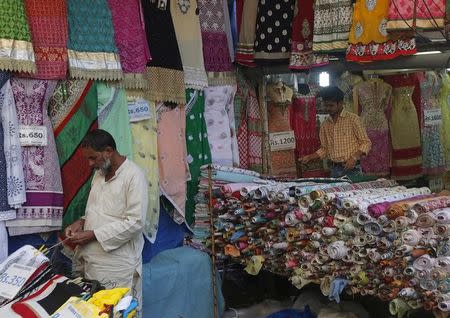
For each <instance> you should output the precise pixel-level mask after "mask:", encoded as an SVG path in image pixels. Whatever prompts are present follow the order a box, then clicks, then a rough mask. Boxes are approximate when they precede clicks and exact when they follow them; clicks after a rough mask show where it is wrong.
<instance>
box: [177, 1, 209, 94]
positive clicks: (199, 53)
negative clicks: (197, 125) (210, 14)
mask: <svg viewBox="0 0 450 318" xmlns="http://www.w3.org/2000/svg"><path fill="white" fill-rule="evenodd" d="M170 5H171V8H170V12H171V14H172V20H173V26H174V28H175V34H176V37H177V42H178V47H179V49H180V56H181V61H182V63H183V71H184V84H185V86H186V87H187V88H193V89H203V88H205V87H207V86H208V78H207V76H206V71H205V64H204V62H203V49H202V48H203V46H202V36H201V32H200V19H199V17H198V15H197V2H196V1H191V2H190V5H189V6H187V5H182V4H181V3H180V2H179V1H172V2H171V3H170Z"/></svg>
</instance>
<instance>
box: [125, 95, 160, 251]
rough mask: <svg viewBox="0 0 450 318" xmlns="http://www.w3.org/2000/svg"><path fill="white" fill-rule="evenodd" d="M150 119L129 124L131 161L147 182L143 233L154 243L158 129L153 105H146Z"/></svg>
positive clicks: (157, 210) (157, 185)
mask: <svg viewBox="0 0 450 318" xmlns="http://www.w3.org/2000/svg"><path fill="white" fill-rule="evenodd" d="M148 104H149V107H150V114H151V118H150V119H146V120H141V121H137V122H132V123H130V125H131V133H132V136H133V158H134V159H133V161H134V162H135V163H136V164H137V165H138V166H139V167H140V168H141V169H142V170H143V171H144V172H145V175H146V177H147V182H148V207H147V216H146V218H145V233H146V235H147V236H148V238H149V240H150V242H152V243H154V242H155V240H156V235H157V233H158V222H159V173H158V140H157V139H158V138H157V137H158V129H157V126H156V110H155V104H154V103H153V102H152V103H148Z"/></svg>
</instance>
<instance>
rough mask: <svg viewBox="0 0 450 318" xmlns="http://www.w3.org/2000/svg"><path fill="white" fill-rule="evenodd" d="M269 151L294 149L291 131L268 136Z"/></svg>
mask: <svg viewBox="0 0 450 318" xmlns="http://www.w3.org/2000/svg"><path fill="white" fill-rule="evenodd" d="M269 144H270V151H279V150H288V149H295V135H294V132H293V131H292V130H290V131H283V132H277V133H270V134H269Z"/></svg>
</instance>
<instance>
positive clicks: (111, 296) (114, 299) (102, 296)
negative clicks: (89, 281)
mask: <svg viewBox="0 0 450 318" xmlns="http://www.w3.org/2000/svg"><path fill="white" fill-rule="evenodd" d="M129 291H130V289H129V288H114V289H105V290H100V291H98V292H96V293H95V294H94V295H92V297H91V299H89V300H88V303H90V304H93V305H95V306H97V307H98V308H101V309H102V310H103V309H104V308H105V307H106V306H110V305H117V303H118V302H119V301H120V300H121V299H122V297H123V296H125V294H126V293H128V292H129Z"/></svg>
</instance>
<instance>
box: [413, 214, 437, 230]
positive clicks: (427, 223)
mask: <svg viewBox="0 0 450 318" xmlns="http://www.w3.org/2000/svg"><path fill="white" fill-rule="evenodd" d="M435 222H436V221H435V219H434V217H433V214H431V213H424V214H420V215H419V216H418V217H417V220H416V223H415V224H416V226H418V227H432V226H433V225H434V223H435Z"/></svg>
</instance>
